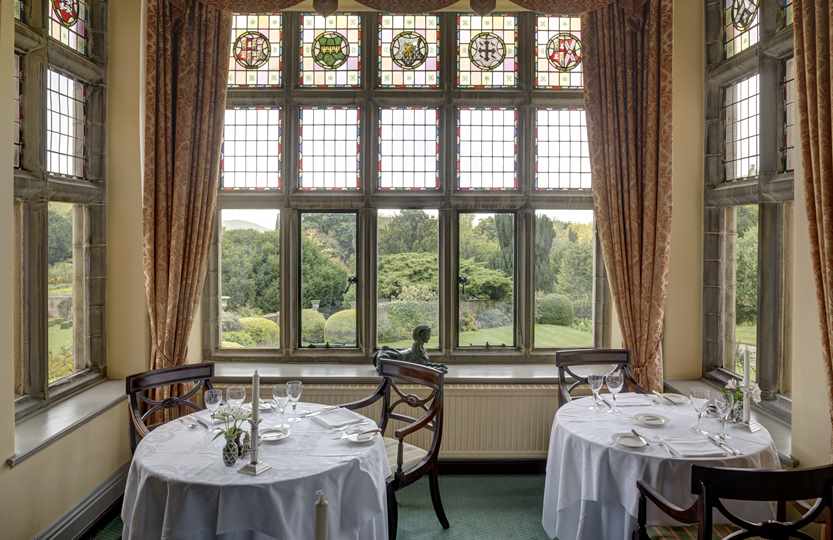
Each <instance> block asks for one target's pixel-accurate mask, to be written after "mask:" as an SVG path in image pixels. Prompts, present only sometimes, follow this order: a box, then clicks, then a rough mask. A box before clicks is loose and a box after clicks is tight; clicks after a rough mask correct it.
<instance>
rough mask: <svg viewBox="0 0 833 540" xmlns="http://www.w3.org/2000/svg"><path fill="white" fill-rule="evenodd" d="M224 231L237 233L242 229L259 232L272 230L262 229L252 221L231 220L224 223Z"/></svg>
mask: <svg viewBox="0 0 833 540" xmlns="http://www.w3.org/2000/svg"><path fill="white" fill-rule="evenodd" d="M223 229H225V230H227V231H237V230H240V229H253V230H255V231H258V232H266V231H268V230H270V229H267V228H266V227H261V226H260V225H258V224H257V223H252V222H251V221H244V220H242V219H230V220H228V221H224V222H223Z"/></svg>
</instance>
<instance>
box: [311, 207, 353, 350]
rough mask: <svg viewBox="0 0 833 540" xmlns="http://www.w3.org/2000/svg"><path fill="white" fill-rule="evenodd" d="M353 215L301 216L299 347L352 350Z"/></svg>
mask: <svg viewBox="0 0 833 540" xmlns="http://www.w3.org/2000/svg"><path fill="white" fill-rule="evenodd" d="M355 279H356V214H354V213H346V212H345V213H323V212H321V213H319V212H305V213H303V214H301V308H302V311H301V346H302V347H321V346H329V347H356V346H357V345H358V341H357V339H356V336H357V332H356V284H355V283H354V282H355Z"/></svg>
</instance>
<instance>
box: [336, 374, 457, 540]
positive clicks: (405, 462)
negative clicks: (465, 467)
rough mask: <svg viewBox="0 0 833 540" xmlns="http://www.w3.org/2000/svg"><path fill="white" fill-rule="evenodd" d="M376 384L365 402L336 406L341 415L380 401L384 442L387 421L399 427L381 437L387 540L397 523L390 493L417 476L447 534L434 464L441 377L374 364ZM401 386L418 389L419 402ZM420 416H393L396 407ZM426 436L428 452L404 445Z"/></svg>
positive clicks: (438, 437) (437, 450) (439, 428)
mask: <svg viewBox="0 0 833 540" xmlns="http://www.w3.org/2000/svg"><path fill="white" fill-rule="evenodd" d="M376 368H377V370H378V372H379V375H381V376H382V382H381V383H380V384H379V386H378V388H376V391H375V392H374V393H373V395H371V396H370V397H368V398H365V399H362V400H359V401H355V402H353V403H347V404H345V405H342V406H343V407H345V408H347V409H352V410H355V409H361V408H362V407H368V406H370V405H372V404H374V403H376V402H377V401H379V400H382V413H381V419H380V421H379V428H380V429H381V430H382V434H383V436H384V434H385V432H386V431H387V428H388V425H389V423H390V421H391V420H395V421H399V422H403V423H404V424H405V425H404V426H402V427H400V428H398V429H395V430H394V431H393V437H392V438H390V437H384V442H385V449H386V450H387V454H388V462H389V463H390V465H391V470H390V475H389V476H388V479H387V500H388V531H389V533H388V534H389V537H390V538H391V540H395V539H396V528H397V522H398V517H399V515H398V514H399V512H398V506H397V502H396V492H397V491H399V490H400V489H402V488H404V487H405V486H408V485H410V484H413V483H414V482H416V481H417V480H419V479H420V478H422V477H423V476H428V485H429V488H430V491H431V503H432V504H433V505H434V512H435V513H436V514H437V519H438V520H439V521H440V524H441V525H442V526H443V528H444V529H448V527H449V523H448V518H447V517H446V515H445V510H444V509H443V503H442V499H441V498H440V484H439V476H438V473H439V466H438V465H439V463H438V457H439V454H440V445H441V443H442V437H443V385H444V379H445V374H444V373H443V372H442V371H440V370H438V369H435V368H432V367H429V366H425V365H421V364H415V363H412V362H404V361H401V360H389V359H384V358H380V359H379V360H378V364H377V366H376ZM401 385H416V386H420V387H422V388H423V389H424V390H425V391H427V394H426V393H425V392H423V394H424V396H420V395H417V394H414V393H409V392H407V391H405V390H403V388H402V386H401ZM403 405H404V406H408V407H411V408H414V409H419V410H421V411H422V412H423V413H424V414H422V416H420V417H419V418H414V417H412V416H410V415H408V414H404V413H403V412H401V411H398V410H397V408H398V407H400V406H403ZM423 429H425V430H428V431H430V432H431V444H430V445H429V447H428V450H424V449H422V448H420V447H418V446H415V445H412V444H409V443H407V442H405V438H406V437H408V436H409V435H412V434H413V433H416V432H418V431H420V430H423Z"/></svg>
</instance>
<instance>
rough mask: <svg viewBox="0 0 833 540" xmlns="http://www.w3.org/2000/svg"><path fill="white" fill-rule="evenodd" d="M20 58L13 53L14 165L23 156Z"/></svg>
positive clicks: (18, 163)
mask: <svg viewBox="0 0 833 540" xmlns="http://www.w3.org/2000/svg"><path fill="white" fill-rule="evenodd" d="M20 62H21V58H20V55H19V54H15V55H14V86H15V100H14V101H15V103H14V113H15V120H14V166H15V168H18V167H20V162H21V158H22V156H23V123H22V119H23V118H22V117H23V108H22V106H23V97H22V96H23V72H22V71H21V69H20Z"/></svg>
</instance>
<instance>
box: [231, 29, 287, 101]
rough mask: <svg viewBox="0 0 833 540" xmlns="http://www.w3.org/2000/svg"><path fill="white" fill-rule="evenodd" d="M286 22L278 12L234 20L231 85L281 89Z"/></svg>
mask: <svg viewBox="0 0 833 540" xmlns="http://www.w3.org/2000/svg"><path fill="white" fill-rule="evenodd" d="M281 30H282V19H281V16H280V15H278V14H277V13H266V14H263V13H262V14H252V13H250V14H241V13H236V14H235V15H234V17H233V18H232V28H231V45H230V51H231V58H229V73H228V84H229V86H242V87H246V86H280V85H281V60H282V58H283V37H282V35H281Z"/></svg>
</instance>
